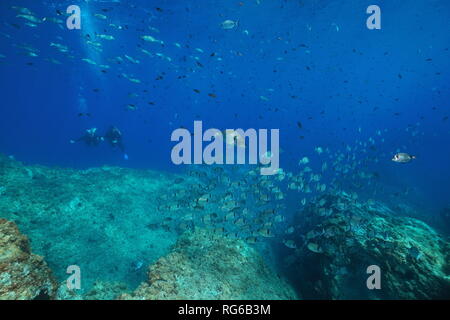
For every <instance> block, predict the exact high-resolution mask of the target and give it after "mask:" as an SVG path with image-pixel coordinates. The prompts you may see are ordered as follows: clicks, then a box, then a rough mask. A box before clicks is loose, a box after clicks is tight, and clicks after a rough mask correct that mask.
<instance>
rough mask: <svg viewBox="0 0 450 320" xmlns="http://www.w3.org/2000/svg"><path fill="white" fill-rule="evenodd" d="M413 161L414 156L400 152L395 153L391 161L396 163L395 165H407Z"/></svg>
mask: <svg viewBox="0 0 450 320" xmlns="http://www.w3.org/2000/svg"><path fill="white" fill-rule="evenodd" d="M413 159H416V156H412V155H409V154H407V153H404V152H400V153H397V154H396V155H394V157H393V158H392V161H394V162H397V163H408V162H410V161H411V160H413Z"/></svg>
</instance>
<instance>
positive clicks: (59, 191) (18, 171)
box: [0, 155, 177, 293]
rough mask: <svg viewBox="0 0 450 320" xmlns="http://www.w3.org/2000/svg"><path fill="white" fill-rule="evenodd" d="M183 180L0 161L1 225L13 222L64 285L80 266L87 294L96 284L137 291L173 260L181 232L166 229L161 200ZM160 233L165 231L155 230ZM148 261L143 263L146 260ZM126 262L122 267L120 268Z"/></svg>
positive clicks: (154, 174) (140, 172) (157, 174)
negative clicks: (151, 266) (160, 263)
mask: <svg viewBox="0 0 450 320" xmlns="http://www.w3.org/2000/svg"><path fill="white" fill-rule="evenodd" d="M174 177H177V176H176V175H169V174H165V173H162V172H156V171H150V170H132V169H124V168H113V167H102V168H94V169H88V170H75V169H66V168H56V167H52V168H50V167H44V166H34V165H23V164H22V163H20V162H18V161H15V160H12V159H9V158H7V157H4V156H1V155H0V186H2V192H1V193H2V194H1V195H0V217H1V218H6V219H8V220H11V221H14V222H15V223H17V225H18V226H19V227H20V230H21V231H22V232H24V233H25V234H26V235H27V236H28V237H29V238H30V239H32V248H33V251H34V252H36V253H38V254H40V255H44V256H45V257H46V261H47V263H48V264H49V266H50V267H51V269H52V270H53V272H54V273H55V276H56V277H57V278H58V281H59V282H61V281H64V280H65V279H66V278H67V276H68V275H67V274H66V268H67V266H69V265H72V264H76V265H79V266H80V268H81V270H82V274H83V281H82V282H83V288H82V290H84V293H86V292H88V291H89V290H90V286H91V285H93V283H94V282H95V281H108V282H110V281H111V282H114V281H119V282H126V283H129V284H130V283H131V286H133V285H138V284H139V283H140V282H141V281H142V280H143V279H144V277H145V274H144V271H143V270H144V269H145V266H144V268H143V269H142V271H141V270H134V268H133V264H134V263H136V261H141V260H142V259H143V258H145V259H146V261H145V263H152V262H154V261H156V260H157V259H158V258H159V257H161V256H162V255H164V254H166V253H167V252H168V250H169V248H170V246H171V245H173V244H174V243H175V241H176V236H177V234H176V232H174V231H173V230H169V229H168V228H162V224H161V222H162V220H163V219H164V218H165V215H164V213H161V212H157V206H158V203H157V199H156V198H157V196H158V195H159V194H161V193H162V192H166V191H167V190H170V188H171V185H172V184H173V183H172V181H173V180H174V179H175V178H174ZM153 225H157V226H158V228H156V229H155V228H150V227H149V226H153ZM142 261H143V260H142ZM118 262H120V263H118Z"/></svg>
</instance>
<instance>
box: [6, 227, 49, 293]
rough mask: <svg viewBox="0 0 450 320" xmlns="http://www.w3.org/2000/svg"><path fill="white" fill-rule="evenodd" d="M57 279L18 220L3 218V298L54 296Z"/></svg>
mask: <svg viewBox="0 0 450 320" xmlns="http://www.w3.org/2000/svg"><path fill="white" fill-rule="evenodd" d="M56 289H57V283H56V281H55V280H54V278H53V276H52V272H51V270H50V269H49V268H48V267H47V264H46V263H45V261H44V259H43V258H42V257H40V256H38V255H35V254H32V253H31V250H30V245H29V241H28V238H27V237H26V236H24V235H22V234H21V233H20V232H19V230H18V228H17V226H16V224H15V223H13V222H10V221H8V220H5V219H0V300H19V299H21V300H31V299H52V298H53V297H54V295H55V293H56Z"/></svg>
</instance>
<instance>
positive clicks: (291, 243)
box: [283, 240, 297, 249]
mask: <svg viewBox="0 0 450 320" xmlns="http://www.w3.org/2000/svg"><path fill="white" fill-rule="evenodd" d="M283 243H284V245H285V246H286V247H288V248H290V249H297V245H296V244H295V242H294V241H293V240H283Z"/></svg>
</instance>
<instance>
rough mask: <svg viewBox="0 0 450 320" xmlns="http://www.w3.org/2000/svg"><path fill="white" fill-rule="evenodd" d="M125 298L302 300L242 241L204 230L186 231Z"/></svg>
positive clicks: (124, 295) (123, 297)
mask: <svg viewBox="0 0 450 320" xmlns="http://www.w3.org/2000/svg"><path fill="white" fill-rule="evenodd" d="M120 298H121V299H196V300H201V299H214V300H215V299H244V300H246V299H297V295H296V294H295V292H294V290H293V289H292V288H291V287H290V286H289V285H288V284H287V283H286V282H285V281H284V280H283V279H282V278H280V277H279V276H278V275H277V274H276V273H274V272H273V271H272V270H271V269H270V268H269V267H268V266H267V265H266V264H265V263H264V261H263V259H262V257H261V256H260V255H259V254H258V253H257V251H256V250H255V249H254V248H252V247H250V246H249V245H247V244H246V243H245V242H243V241H241V240H235V239H228V238H224V237H223V236H218V235H214V234H212V233H211V232H208V231H205V230H197V231H195V232H194V233H187V234H185V235H183V236H182V237H181V238H180V239H179V240H178V242H177V244H176V245H175V247H174V249H173V251H172V252H171V253H169V254H168V255H167V256H165V257H162V258H161V259H159V260H158V261H157V262H156V263H155V264H153V265H152V266H150V268H149V274H148V282H145V283H142V284H141V285H140V286H139V287H138V288H137V289H136V291H134V292H133V293H132V294H123V295H122V296H121V297H120Z"/></svg>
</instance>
